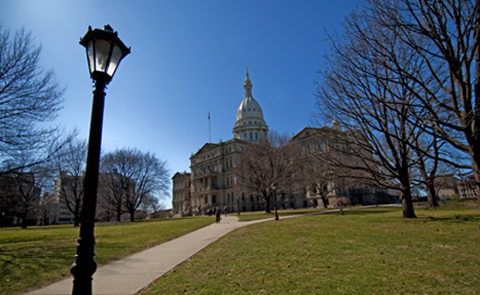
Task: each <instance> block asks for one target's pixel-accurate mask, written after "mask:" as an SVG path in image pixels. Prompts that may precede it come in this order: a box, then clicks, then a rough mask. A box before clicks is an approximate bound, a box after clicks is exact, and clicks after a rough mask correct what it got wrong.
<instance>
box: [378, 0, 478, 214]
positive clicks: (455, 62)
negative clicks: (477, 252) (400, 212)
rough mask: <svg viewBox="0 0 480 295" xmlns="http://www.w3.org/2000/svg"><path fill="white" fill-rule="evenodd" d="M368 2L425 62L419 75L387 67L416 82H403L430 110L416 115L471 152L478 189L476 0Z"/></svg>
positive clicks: (400, 66)
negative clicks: (425, 114)
mask: <svg viewBox="0 0 480 295" xmlns="http://www.w3.org/2000/svg"><path fill="white" fill-rule="evenodd" d="M369 3H370V7H371V11H372V15H376V16H378V17H377V18H378V20H379V22H380V21H381V22H382V25H383V26H384V27H385V29H386V30H390V31H398V38H399V39H400V41H401V42H402V43H403V44H405V45H406V46H408V47H409V48H410V49H411V50H412V51H413V53H414V54H415V55H416V56H418V57H419V58H421V59H422V61H423V62H424V63H425V65H426V66H425V67H423V68H422V69H421V75H419V73H420V72H419V71H417V70H416V69H414V68H411V67H405V66H403V65H392V67H391V69H392V70H394V71H396V72H397V73H398V74H399V75H401V76H402V77H404V78H405V79H410V80H411V81H413V82H414V83H409V84H406V86H407V87H408V90H409V91H410V92H411V93H412V95H415V98H416V99H417V102H416V104H417V105H422V106H424V107H425V110H426V111H427V112H428V114H429V115H428V116H424V115H423V114H421V113H417V114H416V115H417V116H416V118H417V119H419V120H422V121H423V122H424V124H425V127H426V130H428V131H429V132H430V133H431V134H438V136H440V137H441V138H442V139H444V140H446V141H447V142H448V143H449V144H451V145H452V146H453V147H455V148H456V149H458V150H460V151H462V152H465V153H467V154H468V155H469V156H470V158H471V167H472V169H473V172H474V177H475V184H476V188H477V191H480V153H479V150H480V116H479V114H480V113H479V111H480V15H479V11H480V1H479V0H465V1H460V0H436V1H427V0H416V1H413V0H398V1H384V0H375V1H374V0H372V1H369ZM438 91H439V92H438ZM425 93H427V95H425ZM459 134H460V135H461V136H459ZM478 201H479V207H480V198H478Z"/></svg>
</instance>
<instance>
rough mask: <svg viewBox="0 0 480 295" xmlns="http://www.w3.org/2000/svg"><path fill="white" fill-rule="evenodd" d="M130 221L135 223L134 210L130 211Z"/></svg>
mask: <svg viewBox="0 0 480 295" xmlns="http://www.w3.org/2000/svg"><path fill="white" fill-rule="evenodd" d="M130 221H131V222H134V221H135V210H133V211H130Z"/></svg>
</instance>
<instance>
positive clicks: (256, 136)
mask: <svg viewBox="0 0 480 295" xmlns="http://www.w3.org/2000/svg"><path fill="white" fill-rule="evenodd" d="M255 140H258V135H257V132H255Z"/></svg>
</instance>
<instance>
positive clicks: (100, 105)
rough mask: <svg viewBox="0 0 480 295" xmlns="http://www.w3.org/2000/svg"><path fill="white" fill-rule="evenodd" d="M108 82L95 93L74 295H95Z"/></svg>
mask: <svg viewBox="0 0 480 295" xmlns="http://www.w3.org/2000/svg"><path fill="white" fill-rule="evenodd" d="M105 85H106V80H104V79H97V80H96V81H95V90H94V91H93V106H92V119H91V122H90V137H89V143H88V155H87V167H86V171H85V189H84V195H83V204H82V219H81V225H80V236H79V238H78V244H77V254H76V255H75V262H74V263H73V265H72V267H71V269H70V272H71V273H72V275H73V276H74V280H73V291H72V295H91V294H92V276H93V274H94V273H95V271H96V270H97V264H96V262H95V260H94V259H93V257H94V256H95V253H94V247H95V237H94V226H95V207H96V204H97V187H98V168H99V162H100V147H101V144H102V125H103V109H104V105H105V91H104V89H105Z"/></svg>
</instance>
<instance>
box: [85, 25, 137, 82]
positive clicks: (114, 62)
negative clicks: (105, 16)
mask: <svg viewBox="0 0 480 295" xmlns="http://www.w3.org/2000/svg"><path fill="white" fill-rule="evenodd" d="M80 44H81V45H83V46H84V47H85V49H86V52H87V61H88V68H89V70H90V76H91V77H92V79H94V80H100V79H101V80H104V81H105V82H106V83H108V82H110V81H111V80H112V77H113V75H114V74H115V71H116V70H117V67H118V65H119V64H120V61H121V60H122V59H123V58H124V57H125V56H126V55H127V54H129V53H130V48H128V47H127V46H125V44H124V43H123V42H122V40H120V38H118V35H117V32H114V31H113V29H112V27H110V25H106V26H105V27H104V28H103V30H102V29H95V30H92V27H88V31H87V33H86V34H85V36H83V38H82V39H81V40H80Z"/></svg>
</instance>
